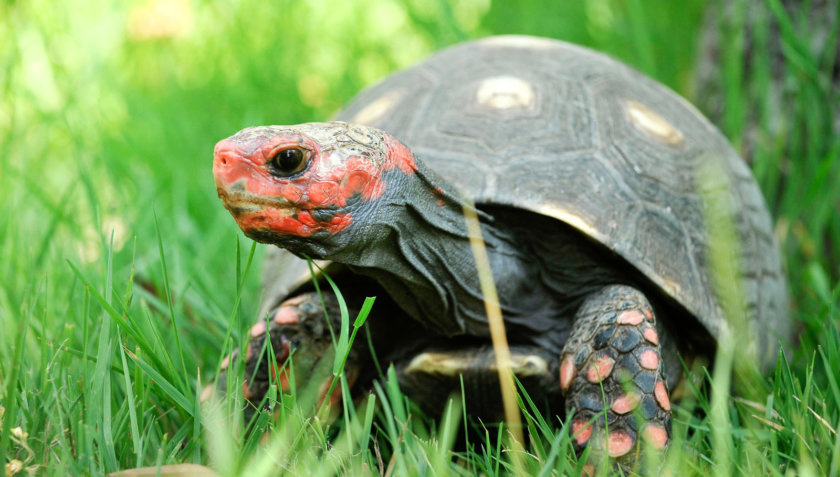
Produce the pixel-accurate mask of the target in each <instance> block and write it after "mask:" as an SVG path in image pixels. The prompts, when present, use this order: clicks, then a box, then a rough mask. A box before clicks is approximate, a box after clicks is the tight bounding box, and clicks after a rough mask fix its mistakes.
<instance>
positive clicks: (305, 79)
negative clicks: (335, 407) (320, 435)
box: [0, 0, 840, 473]
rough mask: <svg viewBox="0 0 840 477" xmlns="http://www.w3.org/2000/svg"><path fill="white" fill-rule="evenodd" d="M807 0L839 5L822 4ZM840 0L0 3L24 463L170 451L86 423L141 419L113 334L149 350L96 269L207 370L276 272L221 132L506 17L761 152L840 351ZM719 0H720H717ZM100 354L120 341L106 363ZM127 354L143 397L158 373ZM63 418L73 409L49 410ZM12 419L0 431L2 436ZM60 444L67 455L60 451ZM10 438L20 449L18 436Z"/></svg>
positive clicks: (791, 243) (2, 346) (155, 431)
mask: <svg viewBox="0 0 840 477" xmlns="http://www.w3.org/2000/svg"><path fill="white" fill-rule="evenodd" d="M811 3H813V4H814V5H822V8H823V9H824V10H823V11H824V13H821V14H818V15H816V16H817V18H815V15H814V14H813V13H811V10H810V9H809V6H810V5H811ZM836 3H837V2H833V3H832V2H806V5H805V6H804V7H802V8H795V9H791V8H786V7H785V5H783V2H780V0H767V1H766V2H760V1H756V2H732V3H730V2H725V3H724V2H716V3H715V2H713V3H708V2H705V1H699V0H686V1H681V2H673V1H667V0H585V1H583V0H568V1H558V0H554V1H541V0H520V1H515V2H514V1H501V0H457V1H451V2H450V1H444V0H440V1H429V0H401V1H398V0H357V1H314V0H296V1H289V0H281V1H274V2H265V1H256V0H221V1H212V2H211V1H199V0H192V1H190V0H170V1H165V0H147V1H130V2H122V1H109V0H81V1H73V2H57V1H45V0H30V1H17V2H15V1H6V2H4V3H2V4H0V237H2V243H0V330H2V331H0V335H2V337H0V405H2V406H5V409H6V410H7V413H6V417H5V419H6V420H7V421H9V422H15V424H16V425H22V426H24V427H25V429H26V430H27V432H29V434H30V435H32V436H39V437H38V440H39V444H38V446H37V448H38V449H40V451H39V452H40V453H42V454H39V457H38V458H37V459H30V462H33V463H36V462H40V461H43V463H44V464H46V463H50V462H51V463H55V462H57V461H60V462H62V463H63V464H60V465H64V466H68V465H70V464H68V463H67V462H71V461H72V462H74V463H73V464H72V466H71V467H72V468H74V469H76V470H79V469H84V471H86V472H92V473H98V472H101V471H103V470H114V469H116V468H121V467H125V466H132V465H134V464H143V463H149V462H155V461H156V460H155V459H156V458H157V457H159V456H158V455H157V454H155V453H154V452H152V451H149V452H150V453H148V454H144V453H137V452H136V449H135V450H134V451H129V450H128V447H127V446H128V444H126V443H125V442H123V443H122V444H120V443H119V438H118V439H117V441H118V444H117V447H116V451H112V452H111V454H108V453H107V452H104V451H103V450H102V446H98V445H95V443H96V442H107V433H104V434H103V432H104V431H102V430H101V429H100V428H99V427H98V425H96V424H95V422H97V421H96V419H98V418H102V415H100V414H101V413H102V412H104V411H103V407H102V402H106V403H107V402H109V401H110V402H112V403H113V404H114V406H115V411H114V413H115V417H114V419H115V424H114V426H115V429H116V431H115V432H124V433H125V432H127V431H126V428H127V426H128V424H126V423H125V422H127V421H125V422H124V421H119V420H117V417H119V416H121V419H124V420H126V419H128V418H127V417H125V415H126V413H128V412H129V411H128V410H124V409H122V408H120V407H119V404H120V403H122V402H123V399H124V394H125V393H126V392H127V391H126V389H123V388H121V387H120V386H122V383H123V381H122V379H123V378H122V376H123V375H122V373H120V372H117V371H118V370H119V369H122V368H121V365H120V363H119V359H120V358H119V354H118V353H117V350H119V349H120V347H119V346H118V345H119V344H122V345H123V346H124V348H125V349H126V350H129V351H136V350H137V344H136V343H135V340H133V339H129V338H127V337H126V336H125V332H126V331H125V329H124V328H120V330H122V334H119V333H117V328H114V327H109V326H110V325H103V324H102V323H109V321H108V314H107V313H105V312H104V311H103V309H101V307H100V305H97V304H96V299H95V296H94V295H95V293H92V292H91V289H96V290H98V292H99V293H100V294H101V295H102V296H104V297H105V298H104V299H105V300H106V301H108V302H112V304H113V305H114V306H115V307H117V309H118V313H117V315H119V314H120V313H122V316H123V317H125V316H135V317H136V318H137V320H138V323H135V324H134V325H133V326H135V327H136V328H137V329H138V330H140V331H139V333H141V334H143V333H153V332H152V331H150V330H158V331H154V333H159V334H160V335H161V338H160V343H158V344H155V345H154V346H153V348H152V350H151V351H154V350H157V351H159V352H163V350H171V349H172V346H173V343H175V341H174V332H173V327H172V324H173V322H172V320H175V321H176V322H179V323H180V326H181V328H180V334H181V336H182V337H181V341H180V342H178V343H177V346H178V347H179V348H180V347H182V348H183V351H182V353H181V359H183V360H184V361H185V364H184V365H183V369H185V370H187V371H188V372H186V373H184V374H185V376H182V377H181V379H183V382H184V390H185V391H187V390H191V389H193V388H195V386H197V383H196V382H194V380H195V372H194V370H195V369H196V368H197V367H200V368H201V369H202V378H203V379H205V380H206V379H207V378H209V377H212V374H213V373H212V370H213V369H214V367H215V366H216V365H217V363H218V361H219V359H220V357H221V356H222V354H223V350H224V347H225V346H229V345H230V343H229V342H226V341H225V336H226V334H225V330H226V329H228V328H229V327H230V326H231V323H233V324H234V332H233V342H236V343H239V342H240V341H239V340H240V337H241V335H242V331H243V330H245V329H247V325H248V323H249V322H250V321H251V320H252V319H253V317H254V314H255V312H256V307H257V302H258V299H259V296H260V293H261V290H260V288H259V284H258V280H257V274H256V273H254V272H253V271H252V272H251V273H249V275H248V276H247V278H246V279H245V281H244V282H243V283H239V280H238V278H237V277H238V275H237V274H238V273H239V272H238V269H237V266H238V265H237V250H238V249H237V244H239V247H240V248H241V249H242V253H243V254H246V253H247V250H248V247H250V242H249V241H247V240H246V239H244V238H243V237H242V236H241V234H240V233H239V231H238V229H236V227H235V225H234V223H233V221H232V220H231V219H230V217H229V215H228V213H227V212H226V211H225V210H224V209H223V208H222V207H221V205H220V203H219V201H218V199H217V197H216V192H215V187H214V184H213V179H212V174H211V154H212V150H213V146H214V144H215V142H216V141H218V140H219V139H221V138H223V137H226V136H229V135H231V134H233V133H234V132H236V131H237V130H239V129H241V128H243V127H246V126H252V125H258V124H284V123H285V124H289V123H298V122H305V121H314V120H323V119H326V118H329V117H330V116H331V115H333V114H334V113H335V112H336V111H338V110H339V108H340V107H341V105H342V104H344V103H345V102H346V101H347V100H348V99H349V98H351V97H352V96H353V95H354V94H356V93H357V92H359V91H360V90H361V89H362V88H364V87H365V86H367V85H370V84H372V83H374V82H376V81H377V80H379V79H381V78H383V77H384V76H386V75H388V74H389V73H391V72H393V71H396V70H398V69H401V68H404V67H407V66H409V65H412V64H413V63H415V62H417V61H419V60H421V59H422V58H424V57H425V56H427V55H429V54H430V53H432V52H434V51H436V50H439V49H441V48H444V47H446V46H448V45H452V44H455V43H458V42H461V41H465V40H468V39H473V38H479V37H483V36H487V35H494V34H504V33H524V34H533V35H540V36H547V37H552V38H558V39H563V40H567V41H571V42H574V43H578V44H582V45H587V46H590V47H593V48H595V49H598V50H601V51H604V52H607V53H609V54H611V55H613V56H615V57H617V58H619V59H621V60H623V61H625V62H627V63H629V64H631V65H633V66H634V67H636V68H638V69H640V70H641V71H643V72H645V73H647V74H649V75H651V76H653V77H654V78H656V79H658V80H659V81H661V82H663V83H665V84H667V85H668V86H670V87H671V88H673V89H675V90H676V91H677V92H679V93H680V94H682V95H683V96H685V97H687V98H688V99H689V100H691V101H693V102H695V103H696V104H698V105H699V106H700V107H701V108H702V109H703V110H704V112H705V113H707V114H708V115H710V117H711V118H712V119H713V120H714V121H715V122H717V123H718V125H719V126H720V127H721V128H722V130H723V131H724V133H725V134H726V135H727V136H728V137H729V138H730V139H731V140H732V141H733V143H734V144H735V146H736V148H738V149H739V150H740V151H742V152H743V153H744V155H745V156H747V157H748V159H749V160H750V161H751V165H752V167H753V169H754V170H755V172H756V174H757V177H758V180H759V183H760V185H761V186H762V188H763V190H764V191H765V194H766V197H767V199H768V202H769V204H770V207H771V210H772V213H773V214H774V216H775V219H776V221H777V224H778V226H777V236H778V238H779V239H780V242H781V244H782V247H783V249H784V252H785V256H786V260H787V263H788V269H789V273H790V276H791V283H792V290H791V292H792V296H793V298H794V305H793V306H794V310H793V311H792V314H793V317H794V318H795V319H796V320H797V327H798V329H800V330H801V331H802V332H803V333H802V336H801V340H800V343H799V344H798V345H797V346H796V348H795V349H796V350H797V351H796V354H795V355H794V356H795V358H794V359H795V364H794V369H795V370H797V372H800V373H806V371H807V369H810V368H808V366H807V362H808V360H809V359H810V358H812V357H813V356H814V354H813V353H814V352H815V350H817V349H818V346H822V347H823V348H830V347H832V346H834V348H835V349H836V348H838V347H837V346H835V345H836V344H837V342H836V340H837V338H836V320H835V316H836V311H835V310H836V305H837V303H838V299H837V296H838V287H837V286H836V283H837V278H838V273H839V272H840V270H838V262H840V251H839V250H838V246H837V244H838V243H840V219H838V216H840V200H838V196H839V195H840V166H838V160H837V158H838V155H840V141H838V139H837V136H836V134H835V133H836V131H835V129H836V127H837V126H836V124H835V121H836V119H835V117H836V116H835V115H836V114H837V101H836V99H837V91H836V74H837V73H836V67H837V64H836V63H837V62H836V61H835V59H836V57H837V54H836V53H837V37H838V25H837V24H838V22H837V6H836ZM710 10H716V11H717V14H715V15H712V16H711V17H709V15H710ZM815 24H819V25H823V26H822V27H820V28H815V27H814V25H815ZM710 45H712V46H710ZM158 237H160V247H159V242H158ZM261 251H262V248H261V247H258V248H257V260H258V259H259V256H260V254H261V253H262V252H261ZM162 256H163V257H165V259H166V272H167V273H166V280H168V284H169V288H170V291H171V293H172V297H173V302H174V305H173V307H172V310H171V311H170V310H169V307H168V304H167V299H166V296H165V295H166V287H165V277H164V272H163V267H162V260H161V259H162ZM243 260H244V258H243ZM71 266H75V267H77V268H78V269H79V270H80V272H79V273H78V274H77V273H75V272H74V271H73V268H71ZM82 277H86V278H85V280H87V283H85V281H84V280H82ZM240 288H241V290H242V292H241V293H242V300H241V303H240V302H237V298H236V297H237V296H238V293H239V290H240ZM118 304H119V305H122V306H123V308H120V307H118V306H117V305H118ZM240 312H241V315H240ZM103 330H104V331H103ZM826 330H828V331H826ZM106 338H107V339H106ZM832 340H834V341H832ZM144 351H145V352H146V354H147V355H150V354H154V353H153V352H150V351H149V350H144ZM85 355H87V356H94V355H95V356H98V357H99V359H100V361H101V359H102V358H103V357H106V356H108V357H109V358H108V361H107V363H105V364H103V363H101V362H97V361H96V360H85V359H83V358H82V357H83V356H85ZM825 359H826V360H827V363H828V364H827V365H826V367H825V368H824V369H823V368H819V367H818V369H817V370H816V371H813V369H811V372H814V373H815V376H816V377H815V378H814V379H817V380H820V379H822V380H823V381H820V382H828V381H826V380H828V379H829V375H830V374H831V370H832V369H833V370H838V369H840V357H838V354H837V353H834V354H831V355H829V356H828V357H827V358H825ZM109 366H111V367H113V369H111V370H110V371H108V369H109V368H108V367H109ZM174 368H180V366H175V367H174ZM132 369H133V371H132V373H133V376H134V378H133V379H135V380H136V381H132V382H134V386H135V388H136V392H135V394H136V395H137V396H138V399H139V397H140V396H145V394H143V393H142V392H141V391H140V390H146V391H147V392H151V391H148V390H149V389H151V388H153V386H152V384H151V381H150V380H149V379H148V378H144V377H143V376H142V375H143V373H142V372H140V371H138V370H137V368H134V367H132ZM97 373H98V374H97ZM86 379H87V381H86ZM91 380H94V381H93V383H95V384H96V383H98V384H103V383H106V382H108V383H110V382H111V381H113V386H114V389H110V387H109V388H108V389H107V390H106V389H104V388H102V389H96V386H91ZM191 380H192V381H191ZM138 382H139V384H138ZM835 385H836V384H835ZM109 386H110V385H109ZM103 393H104V394H103ZM3 396H5V397H4V398H3ZM151 396H152V397H151V398H150V399H152V400H153V401H154V398H155V396H154V394H153V393H152V394H151ZM158 397H160V396H158ZM161 399H163V401H165V396H163V397H162V398H161ZM835 399H837V397H835ZM12 401H15V403H14V404H12V403H11V402H12ZM97 402H98V403H99V404H98V407H97V405H95V404H94V403H97ZM74 403H75V404H74ZM823 404H825V403H824V402H823ZM157 405H161V404H160V403H156V404H155V406H153V407H152V408H150V409H149V410H148V414H145V415H143V416H141V418H142V419H141V421H143V422H145V425H146V427H142V426H141V428H143V429H146V431H145V432H148V435H149V436H150V437H149V439H150V440H151V441H153V442H157V444H159V445H160V446H161V448H163V449H165V452H164V454H165V455H166V456H167V457H166V458H164V459H163V461H169V460H175V461H181V460H183V459H184V457H183V454H185V453H186V452H192V449H193V448H192V447H188V448H187V450H183V449H181V450H179V449H176V448H175V447H173V444H171V442H170V443H169V444H166V442H168V441H167V440H166V438H164V437H163V436H164V435H167V433H168V436H169V438H171V437H172V435H173V434H178V433H179V432H181V430H182V429H183V427H182V426H183V425H184V422H186V420H188V418H189V416H188V414H189V413H185V412H184V411H183V410H176V411H173V412H163V411H159V409H158V408H157V407H156V406H157ZM161 406H163V405H161ZM835 406H836V404H835ZM106 407H107V406H106ZM163 407H165V406H163ZM9 409H12V410H13V411H14V412H12V411H9ZM153 409H158V411H154V410H153ZM85 410H87V411H85ZM85 412H87V414H85ZM108 412H110V411H108ZM836 412H837V409H836V407H829V408H828V410H827V411H826V413H827V416H826V419H828V420H829V421H831V422H836V421H835V420H834V419H836ZM97 413H100V414H97ZM92 414H93V415H94V416H93V417H91V415H92ZM97 415H98V416H99V417H98V418H97V417H96V416H97ZM144 416H145V417H144ZM109 419H110V414H109ZM50 420H53V422H56V423H59V422H60V423H61V424H57V425H56V426H57V427H56V428H52V429H51V428H50V427H49V424H47V422H48V421H50ZM108 422H110V421H108ZM120 423H121V424H120ZM10 427H11V426H9V425H6V426H4V428H3V432H2V434H0V437H2V439H1V440H0V444H2V445H3V446H5V445H6V443H7V441H8V439H10V437H9V433H10V431H9V429H10ZM62 429H67V431H66V432H64V431H62ZM149 429H151V430H149ZM123 437H124V439H125V440H126V442H127V441H128V437H127V434H123ZM101 439H105V441H100V440H101ZM112 439H113V437H112ZM155 439H157V440H155ZM85 442H87V443H85ZM56 443H57V444H56ZM111 444H112V445H113V442H111ZM63 445H67V447H68V448H70V449H72V452H71V451H58V450H55V447H61V446H63ZM167 445H168V446H169V447H167ZM17 449H18V450H17V451H16V452H17V454H15V455H23V454H25V453H23V451H21V450H20V448H19V447H18V448H17ZM95 449H99V450H95ZM61 452H65V453H64V454H62V453H61ZM103 452H104V453H103ZM155 452H156V451H155ZM196 452H197V451H196ZM837 454H840V452H837V451H835V455H837ZM10 455H11V454H10ZM56 455H60V456H64V458H61V457H60V456H59V457H56ZM129 456H130V457H129ZM74 459H75V460H74ZM197 460H200V459H197ZM73 466H78V467H73Z"/></svg>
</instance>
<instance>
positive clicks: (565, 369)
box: [560, 354, 577, 392]
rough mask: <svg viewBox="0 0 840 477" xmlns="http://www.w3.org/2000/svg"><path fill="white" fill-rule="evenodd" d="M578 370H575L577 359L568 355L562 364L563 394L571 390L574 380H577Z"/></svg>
mask: <svg viewBox="0 0 840 477" xmlns="http://www.w3.org/2000/svg"><path fill="white" fill-rule="evenodd" d="M576 372H577V369H575V358H574V356H572V355H570V354H567V355H566V357H565V358H563V362H562V363H560V389H561V390H563V392H566V391H568V390H569V387H570V386H571V385H572V380H573V379H574V378H575V373H576Z"/></svg>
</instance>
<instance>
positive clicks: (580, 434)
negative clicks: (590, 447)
mask: <svg viewBox="0 0 840 477" xmlns="http://www.w3.org/2000/svg"><path fill="white" fill-rule="evenodd" d="M572 436H574V439H575V442H577V445H579V446H582V445H584V444H586V442H587V441H588V440H589V438H590V437H592V424H590V423H589V422H587V421H584V420H583V419H578V420H576V421H574V422H572Z"/></svg>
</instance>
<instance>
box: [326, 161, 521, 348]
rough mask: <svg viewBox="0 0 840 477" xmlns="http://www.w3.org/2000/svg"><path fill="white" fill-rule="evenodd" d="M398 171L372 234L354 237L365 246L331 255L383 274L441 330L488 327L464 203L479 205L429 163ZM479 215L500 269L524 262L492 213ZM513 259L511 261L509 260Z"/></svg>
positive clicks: (400, 299) (383, 280) (408, 305)
mask: <svg viewBox="0 0 840 477" xmlns="http://www.w3.org/2000/svg"><path fill="white" fill-rule="evenodd" d="M418 162H419V161H418ZM394 177H396V179H394V180H399V181H401V183H400V184H398V186H397V187H394V185H395V184H389V185H388V187H387V190H389V191H391V192H390V193H386V195H384V196H383V197H382V198H381V199H380V201H379V203H378V204H377V207H376V210H374V211H372V212H371V216H370V217H369V219H370V220H369V224H370V226H369V227H366V228H365V229H364V230H363V232H364V233H365V237H357V238H355V240H354V242H355V243H357V244H364V245H360V246H356V247H346V248H345V251H344V252H342V253H339V254H338V255H336V256H334V257H331V258H333V259H334V260H337V261H339V262H342V263H345V264H347V265H350V266H351V267H352V268H353V269H355V270H356V271H357V272H358V273H362V274H365V275H369V276H371V277H373V278H375V279H376V280H377V281H378V282H379V283H380V284H381V285H382V286H383V287H384V288H385V289H386V291H387V292H388V294H389V295H391V296H392V297H393V298H394V299H395V300H396V302H397V303H398V304H399V305H400V306H401V307H402V308H403V309H404V310H405V311H406V312H408V313H409V314H410V315H412V316H413V317H414V318H416V319H420V320H422V321H424V322H426V323H427V325H428V326H432V327H434V328H435V329H436V330H439V331H440V332H441V333H444V334H447V335H456V334H462V333H465V332H469V333H470V334H483V333H485V332H486V318H485V317H484V316H485V315H484V313H485V312H484V303H483V299H482V295H481V292H480V288H479V283H478V278H477V273H476V264H475V259H474V257H473V252H472V249H471V247H470V241H469V236H468V234H467V228H466V222H465V218H464V207H472V205H470V204H466V203H465V201H464V200H463V199H461V198H460V196H459V193H458V191H457V190H456V189H455V188H454V187H453V186H451V185H450V184H449V183H447V182H446V181H445V180H443V179H442V178H440V177H439V176H438V175H437V174H435V173H434V172H433V171H431V170H429V169H428V168H426V167H425V165H423V164H422V163H418V169H417V170H416V171H415V172H414V173H413V174H410V175H401V176H394ZM478 214H479V217H480V218H481V219H482V234H483V238H484V240H485V243H486V245H487V248H488V252H489V253H490V255H491V261H492V262H495V263H493V265H494V266H493V268H494V270H495V269H509V268H510V266H516V261H517V258H516V257H515V255H516V253H515V251H514V250H513V248H512V245H511V244H510V243H509V241H508V240H505V236H504V234H502V233H501V232H500V231H498V230H496V229H495V226H494V225H493V223H492V218H490V217H489V216H487V215H486V214H483V213H481V212H479V213H478ZM371 237H376V239H375V240H371ZM506 261H511V263H510V264H505V263H501V262H506ZM473 328H476V329H473Z"/></svg>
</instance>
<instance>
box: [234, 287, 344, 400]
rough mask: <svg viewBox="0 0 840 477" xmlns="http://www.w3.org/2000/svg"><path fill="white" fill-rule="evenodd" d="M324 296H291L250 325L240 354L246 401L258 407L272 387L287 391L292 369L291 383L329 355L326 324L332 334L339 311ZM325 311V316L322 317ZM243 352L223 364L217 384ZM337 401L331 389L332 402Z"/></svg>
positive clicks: (307, 374)
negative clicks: (264, 317) (267, 316)
mask: <svg viewBox="0 0 840 477" xmlns="http://www.w3.org/2000/svg"><path fill="white" fill-rule="evenodd" d="M323 298H324V300H323V302H322V301H321V299H320V298H319V297H318V295H317V293H314V292H313V293H304V294H301V295H298V296H295V297H293V298H290V299H288V300H286V301H284V302H283V303H281V304H280V305H279V306H278V307H277V308H276V309H275V310H273V311H272V312H271V314H270V316H269V320H268V321H267V322H266V321H260V322H258V323H256V324H255V325H254V326H252V327H251V331H250V335H251V339H250V342H249V343H248V346H247V348H246V349H245V352H244V359H245V381H244V383H243V384H242V395H243V397H244V398H245V399H246V400H248V401H250V402H251V403H253V404H254V405H257V406H258V405H260V403H263V401H264V398H265V396H266V394H267V393H268V391H269V389H270V387H271V386H272V385H277V386H278V387H279V388H280V389H281V390H282V391H287V392H288V391H290V390H291V387H292V385H293V376H292V373H291V371H292V370H294V377H296V378H297V379H296V381H294V382H297V383H301V380H306V379H307V378H309V377H311V376H312V372H313V371H314V370H315V367H316V366H317V365H318V364H319V363H320V362H321V360H322V358H324V357H328V358H329V359H332V352H333V345H332V343H333V340H332V334H331V333H330V327H332V330H333V331H334V332H335V333H336V335H337V334H338V332H339V330H340V326H341V325H340V322H339V319H340V318H339V317H340V316H341V315H340V311H339V306H338V301H337V300H336V298H335V297H334V296H333V295H328V294H324V295H323ZM324 309H326V311H327V316H329V320H328V319H327V317H326V316H325V315H324ZM352 312H353V310H351V313H352ZM242 354H243V353H241V352H240V350H236V351H234V352H233V353H231V355H230V356H228V357H227V358H225V360H224V361H223V362H222V366H221V368H222V374H221V375H220V376H219V387H220V388H224V387H225V386H226V382H227V372H228V369H229V367H230V366H231V364H232V363H233V362H234V361H235V360H237V359H239V358H240V357H241V356H242ZM290 358H291V359H290ZM348 363H349V365H348V368H350V367H352V363H353V354H352V352H351V356H350V358H349V359H348ZM348 371H349V372H348V375H350V376H352V375H354V374H355V373H354V372H352V370H348ZM325 378H329V376H325ZM327 381H329V379H327ZM302 384H305V383H302ZM326 384H327V385H328V384H329V383H326ZM299 385H300V384H299ZM322 387H323V388H324V389H323V392H322V394H323V393H326V390H327V387H326V386H322ZM338 389H340V388H337V390H338ZM339 396H340V394H339ZM323 397H324V396H321V398H323ZM336 399H337V396H336V394H335V393H334V394H333V396H332V397H331V401H332V400H336ZM266 404H267V403H263V405H266Z"/></svg>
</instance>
